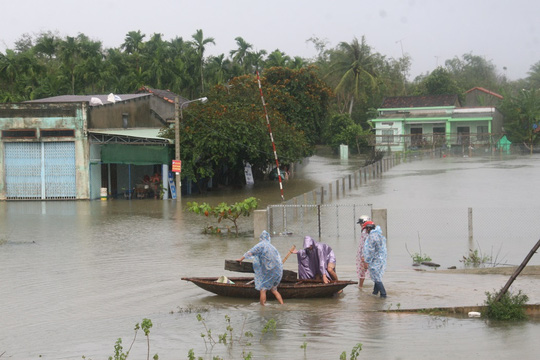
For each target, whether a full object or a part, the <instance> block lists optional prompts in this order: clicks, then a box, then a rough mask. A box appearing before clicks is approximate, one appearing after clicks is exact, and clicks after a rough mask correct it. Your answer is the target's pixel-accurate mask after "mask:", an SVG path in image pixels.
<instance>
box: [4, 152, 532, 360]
mask: <svg viewBox="0 0 540 360" xmlns="http://www.w3.org/2000/svg"><path fill="white" fill-rule="evenodd" d="M360 164H361V161H355V160H354V159H349V160H348V161H341V160H339V159H335V158H323V157H317V156H316V157H313V158H312V159H310V161H308V162H306V163H305V164H304V165H303V166H301V167H300V169H299V170H298V172H297V173H296V174H295V176H294V177H293V178H292V179H290V180H289V181H287V182H285V183H284V192H285V195H286V197H287V196H297V195H300V194H302V193H303V192H306V191H310V190H312V189H314V188H316V187H319V186H321V184H326V183H328V182H330V181H334V180H335V179H337V178H339V177H342V176H345V175H346V174H348V173H350V172H352V171H354V170H356V169H358V167H359V166H360ZM539 178H540V156H538V155H533V156H532V157H530V156H526V157H511V158H505V159H500V158H436V159H424V160H422V161H412V162H407V163H403V164H400V165H397V166H395V167H393V168H391V169H390V170H389V171H387V172H385V173H384V174H383V175H382V177H381V178H380V179H376V180H371V181H368V182H367V183H364V184H362V185H361V186H359V187H357V188H354V189H352V190H351V191H349V192H348V193H347V194H346V196H341V197H340V198H338V199H334V202H337V203H342V204H353V203H359V204H366V203H369V204H373V207H374V208H384V209H387V210H388V217H389V228H388V255H389V258H388V269H387V272H386V274H385V276H384V283H385V286H386V289H387V291H388V298H387V299H384V300H382V299H380V298H378V297H374V296H372V295H371V287H372V282H371V281H370V280H367V281H366V286H365V288H363V289H359V288H358V287H356V286H354V285H353V286H349V287H347V288H345V290H344V292H343V294H342V295H340V296H338V297H334V298H328V299H311V300H288V301H286V302H285V304H284V305H283V306H279V305H278V304H276V302H275V301H271V302H269V305H268V306H266V307H262V306H260V305H259V303H258V301H255V300H243V299H232V298H224V297H219V296H214V295H212V294H210V293H208V292H206V291H204V290H202V289H200V288H198V287H196V286H195V285H193V284H191V283H188V282H185V281H182V280H181V277H184V276H219V275H227V276H231V274H230V273H228V274H227V273H226V271H225V270H223V265H224V260H225V259H236V258H239V257H240V256H241V255H242V254H243V253H244V252H245V251H246V250H248V249H249V248H250V247H251V246H253V245H254V243H255V241H254V240H253V238H252V235H253V234H246V233H244V234H243V236H240V237H239V238H234V237H232V238H218V237H215V236H208V235H203V234H202V233H201V229H202V227H203V226H205V225H206V224H207V222H208V219H206V218H204V217H199V216H196V215H194V214H190V213H187V212H186V211H184V210H183V209H184V207H185V206H186V204H187V202H188V201H208V202H210V203H214V204H215V203H217V202H220V201H226V202H235V201H239V200H242V199H243V198H245V197H247V196H256V197H257V198H259V199H261V204H262V205H263V206H266V205H268V204H272V203H274V204H277V203H279V202H280V194H279V188H278V186H277V183H265V184H256V186H255V187H254V188H252V189H245V190H235V191H221V192H213V193H209V194H206V195H204V196H192V197H190V198H183V199H181V200H180V201H172V200H169V201H159V200H154V199H144V200H108V201H99V200H98V201H90V202H87V201H80V202H2V203H0V294H1V295H0V296H1V306H0V357H1V358H2V359H4V358H5V359H81V358H82V356H85V357H86V358H87V359H94V360H97V359H107V358H108V357H109V356H113V355H114V344H115V342H116V341H117V339H118V338H122V345H123V346H124V352H125V351H127V349H128V348H129V347H130V345H131V343H132V341H133V336H134V331H133V328H134V326H135V324H136V323H140V322H141V321H142V320H143V319H145V318H147V319H150V320H151V321H152V323H153V327H152V328H151V330H150V334H149V340H150V358H152V356H153V355H154V354H156V353H157V354H158V355H159V358H160V359H187V358H188V352H189V351H190V349H193V352H194V354H195V356H196V357H199V356H200V357H202V358H204V359H212V358H213V357H214V356H219V358H223V359H242V358H243V356H242V354H243V353H244V354H247V353H248V352H252V354H253V358H255V359H339V358H340V354H341V353H342V352H344V351H346V352H347V358H349V356H350V353H351V350H352V349H353V347H354V346H355V345H356V344H358V343H361V344H362V350H361V351H360V355H359V357H358V358H359V359H469V358H477V359H509V358H520V359H537V358H538V354H539V353H540V342H539V341H538V339H540V321H539V320H540V319H538V318H532V319H530V320H528V321H524V322H518V323H497V322H488V321H485V320H482V319H478V318H467V317H459V316H452V317H440V316H432V315H428V314H417V313H395V312H389V311H386V310H390V309H414V308H421V307H449V306H466V305H481V304H482V303H483V301H484V300H485V298H486V297H485V292H486V291H493V290H494V289H499V288H501V287H502V286H503V285H504V284H505V283H506V281H507V280H508V276H506V275H475V274H467V273H452V272H447V271H444V272H438V271H437V270H434V269H431V268H425V267H424V268H420V269H419V268H415V267H413V266H412V262H411V258H410V256H409V254H408V251H409V252H417V251H418V250H419V246H421V248H422V252H425V253H427V254H429V255H430V256H431V257H432V258H433V260H434V261H436V262H438V263H440V264H441V269H442V268H445V269H446V268H447V267H450V266H457V267H463V263H462V262H460V261H459V260H460V259H461V257H462V256H463V255H465V254H466V253H467V250H468V249H469V247H475V248H478V247H480V248H481V249H482V251H484V253H489V254H493V255H496V256H497V258H498V260H499V261H500V262H501V263H505V264H508V265H516V264H519V263H520V262H521V261H522V260H523V259H524V257H525V256H526V255H527V253H528V251H529V250H530V249H531V248H532V246H533V245H534V244H535V243H536V241H537V240H538V238H539V237H540V221H534V219H537V218H538V214H540V213H539V211H538V209H540V206H539V201H540V196H539V195H538V194H539V192H538V186H537V183H538V179H539ZM469 208H472V209H473V217H474V221H475V222H474V224H475V226H474V232H475V241H474V243H473V244H471V243H469V242H468V240H467V239H461V238H457V237H454V236H453V235H452V236H450V235H449V234H454V231H455V228H462V227H463V226H464V225H463V223H465V227H466V224H467V209H469ZM418 219H426V220H422V223H421V224H420V225H418V222H417V220H418ZM441 219H445V221H444V222H441ZM490 219H497V220H496V224H493V223H490V221H491V220H490ZM498 219H502V220H498ZM251 221H252V219H251V218H250V219H248V220H246V221H245V222H243V223H242V224H241V225H242V226H245V228H250V226H252V224H251V223H250V222H251ZM497 224H504V227H502V228H498V227H496V226H498V225H497ZM493 229H495V230H493ZM499 229H502V230H499ZM302 238H303V234H293V236H291V237H279V236H276V237H275V238H273V244H274V245H275V246H276V247H277V248H278V250H279V251H280V252H281V254H282V255H283V254H286V253H287V251H288V249H289V248H290V246H291V244H292V243H295V244H296V245H297V246H298V244H301V241H302ZM328 242H329V243H331V246H332V247H333V248H334V250H335V252H336V255H337V261H338V268H337V269H338V274H339V276H340V278H342V279H351V280H356V273H355V252H356V247H357V244H358V241H357V239H343V238H340V239H339V240H335V241H332V240H328ZM407 250H408V251H407ZM536 256H537V257H538V256H540V255H536ZM531 264H534V265H538V264H540V259H539V258H535V257H533V259H532V260H531ZM295 266H296V258H294V257H291V258H289V260H288V261H287V263H286V268H288V269H291V270H294V268H295ZM512 290H515V291H517V290H522V291H523V292H524V293H526V294H527V295H528V296H529V298H530V300H529V303H531V304H538V303H540V279H539V278H538V276H521V277H519V278H518V279H517V280H516V281H515V283H514V285H513V287H512ZM198 313H200V314H201V315H202V318H203V319H204V321H198V320H197V314H198ZM227 318H228V319H230V327H229V329H227V326H228V322H227ZM274 325H275V326H274ZM205 326H206V328H205ZM206 329H209V330H211V334H212V337H213V338H214V339H215V340H216V341H218V339H219V336H220V335H223V334H225V333H229V334H230V332H232V334H233V340H234V341H233V343H232V344H231V343H230V340H229V341H228V345H227V346H226V345H223V344H220V343H217V344H216V345H214V346H213V347H212V346H211V345H210V344H208V343H207V342H206V341H208V336H206V337H204V338H203V337H201V333H205V334H207V332H206ZM246 332H248V335H245V334H246ZM249 335H252V336H249ZM240 337H241V338H240ZM147 350H148V349H147V343H146V339H145V337H144V334H143V333H141V332H139V333H138V334H137V339H136V340H135V343H134V344H133V347H132V348H131V352H130V356H129V358H131V359H145V358H146V356H147Z"/></svg>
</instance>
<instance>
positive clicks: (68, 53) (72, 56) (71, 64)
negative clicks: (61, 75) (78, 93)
mask: <svg viewBox="0 0 540 360" xmlns="http://www.w3.org/2000/svg"><path fill="white" fill-rule="evenodd" d="M80 53H81V46H80V43H79V41H78V39H77V38H74V37H71V36H68V37H66V40H62V41H61V42H60V44H59V58H60V61H61V62H62V68H63V69H64V71H65V72H66V73H67V74H68V78H69V79H70V84H71V85H70V88H71V94H72V95H75V79H76V66H77V64H78V61H79V55H80Z"/></svg>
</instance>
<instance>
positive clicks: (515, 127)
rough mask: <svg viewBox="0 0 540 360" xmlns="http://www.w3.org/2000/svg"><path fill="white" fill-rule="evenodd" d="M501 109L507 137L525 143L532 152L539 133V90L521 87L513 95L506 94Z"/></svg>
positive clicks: (514, 141)
mask: <svg viewBox="0 0 540 360" xmlns="http://www.w3.org/2000/svg"><path fill="white" fill-rule="evenodd" d="M501 110H502V112H503V113H504V116H505V120H504V128H505V130H506V131H507V136H508V139H509V140H510V141H511V142H513V143H523V144H525V145H526V146H527V147H528V148H529V151H530V152H531V154H532V151H533V147H534V145H536V144H537V143H538V139H539V136H538V135H539V134H540V133H539V132H538V131H537V129H538V128H540V91H538V90H536V89H532V90H525V89H523V90H521V91H519V92H518V94H517V95H515V96H507V97H505V99H504V100H503V103H502V107H501ZM535 126H536V128H535Z"/></svg>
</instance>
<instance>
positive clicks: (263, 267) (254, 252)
mask: <svg viewBox="0 0 540 360" xmlns="http://www.w3.org/2000/svg"><path fill="white" fill-rule="evenodd" d="M259 239H260V240H259V242H258V243H257V245H255V246H254V247H252V248H251V249H250V250H249V251H248V252H246V253H245V254H244V256H242V257H241V258H240V259H238V260H236V261H238V262H242V261H243V260H244V259H253V271H254V272H255V289H257V290H259V292H260V302H261V305H265V304H266V291H267V290H270V291H271V292H272V294H274V296H275V297H276V300H277V301H278V302H279V303H280V304H283V299H282V298H281V294H280V293H279V292H278V291H277V286H278V285H279V283H280V282H281V278H282V276H283V262H282V261H281V255H279V251H278V250H277V249H276V248H275V247H274V245H272V244H271V243H270V240H271V239H270V234H269V233H268V232H267V231H266V230H263V232H262V234H261V236H260V237H259Z"/></svg>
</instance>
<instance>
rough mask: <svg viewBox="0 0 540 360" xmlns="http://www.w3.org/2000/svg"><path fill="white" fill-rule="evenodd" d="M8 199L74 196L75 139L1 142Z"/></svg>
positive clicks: (75, 190) (46, 198) (65, 197)
mask: <svg viewBox="0 0 540 360" xmlns="http://www.w3.org/2000/svg"><path fill="white" fill-rule="evenodd" d="M4 145H5V167H6V196H7V198H8V199H15V200H16V199H19V200H24V199H36V200H37V199H42V200H50V199H75V198H76V195H77V188H76V180H75V143H74V142H67V141H66V142H46V143H29V142H27V143H23V142H19V143H9V142H8V143H4Z"/></svg>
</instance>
